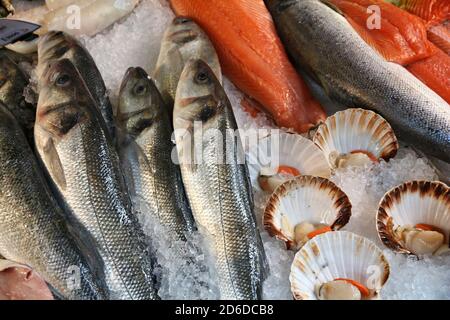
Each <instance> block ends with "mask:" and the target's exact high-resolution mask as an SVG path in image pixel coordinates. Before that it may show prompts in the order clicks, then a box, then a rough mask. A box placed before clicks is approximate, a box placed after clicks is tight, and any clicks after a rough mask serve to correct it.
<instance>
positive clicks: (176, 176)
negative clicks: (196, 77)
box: [117, 68, 194, 240]
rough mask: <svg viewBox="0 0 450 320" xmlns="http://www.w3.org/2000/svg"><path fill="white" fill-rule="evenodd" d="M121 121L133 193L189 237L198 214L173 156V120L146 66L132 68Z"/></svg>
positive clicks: (123, 90) (176, 234)
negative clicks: (194, 212)
mask: <svg viewBox="0 0 450 320" xmlns="http://www.w3.org/2000/svg"><path fill="white" fill-rule="evenodd" d="M117 121H118V126H119V127H120V128H122V129H123V130H124V131H125V134H126V135H127V136H128V139H124V142H123V143H122V144H121V146H120V148H119V150H120V151H121V154H122V156H121V159H122V162H123V163H124V168H127V169H128V174H126V175H125V176H126V177H130V180H131V181H129V182H128V185H129V186H132V188H131V189H132V190H133V191H132V193H133V196H134V197H135V198H137V199H138V200H139V204H140V205H144V206H145V208H146V211H148V212H150V213H151V214H152V215H153V217H154V218H155V219H156V220H157V221H159V222H160V223H161V224H162V225H163V226H165V227H166V228H167V231H168V232H170V233H171V234H173V236H174V239H182V240H185V239H186V238H185V233H186V232H192V231H193V230H194V220H193V217H192V212H191V209H190V207H189V202H188V200H187V198H186V194H185V192H184V187H183V182H182V180H181V173H180V168H179V167H178V166H177V165H176V164H175V163H174V162H173V160H172V151H173V150H174V144H173V143H172V140H171V139H172V124H171V123H170V119H169V114H168V112H167V109H166V106H165V104H164V102H163V101H162V98H161V95H160V93H159V91H158V89H157V88H156V86H155V84H154V83H153V81H152V80H151V79H150V78H149V77H148V75H147V73H146V72H145V71H144V70H143V69H141V68H129V69H128V71H127V73H126V75H125V77H124V79H123V81H122V85H121V88H120V94H119V108H118V116H117Z"/></svg>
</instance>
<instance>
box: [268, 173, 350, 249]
mask: <svg viewBox="0 0 450 320" xmlns="http://www.w3.org/2000/svg"><path fill="white" fill-rule="evenodd" d="M351 208H352V205H351V203H350V200H349V199H348V197H347V195H346V194H345V193H344V192H343V191H342V190H341V189H339V187H337V186H336V185H335V184H334V183H333V182H331V181H330V180H328V179H325V178H320V177H313V176H298V177H296V178H294V179H292V180H289V181H287V182H285V183H283V184H282V185H280V186H279V187H278V188H277V189H276V190H275V192H274V193H273V194H272V196H271V197H270V199H269V201H268V202H267V205H266V209H265V211H264V227H265V229H266V230H267V232H268V233H269V234H270V235H271V236H273V237H276V238H277V239H279V240H281V241H284V242H285V243H286V247H287V248H288V249H290V248H293V247H295V241H294V232H293V228H294V227H295V226H296V225H297V224H299V223H301V222H303V221H307V222H310V223H312V224H319V223H323V224H326V225H329V226H330V227H331V229H333V230H339V229H340V228H342V227H343V226H345V225H346V224H347V222H348V221H349V219H350V216H351ZM283 220H284V221H288V222H289V225H290V226H292V228H288V229H287V228H286V223H283Z"/></svg>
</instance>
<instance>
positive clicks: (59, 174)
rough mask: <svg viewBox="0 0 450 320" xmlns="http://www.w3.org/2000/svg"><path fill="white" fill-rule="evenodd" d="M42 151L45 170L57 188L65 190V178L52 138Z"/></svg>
mask: <svg viewBox="0 0 450 320" xmlns="http://www.w3.org/2000/svg"><path fill="white" fill-rule="evenodd" d="M42 150H43V151H44V152H43V153H44V154H43V157H44V159H43V160H44V162H45V165H46V167H47V170H48V171H49V173H50V175H51V177H52V179H53V180H54V181H55V183H56V184H57V185H58V187H60V188H61V189H63V190H64V189H65V188H66V177H65V175H64V169H63V167H62V164H61V159H60V158H59V155H58V150H56V147H55V143H54V141H53V139H52V138H48V139H47V141H46V142H45V144H44V145H43V149H42Z"/></svg>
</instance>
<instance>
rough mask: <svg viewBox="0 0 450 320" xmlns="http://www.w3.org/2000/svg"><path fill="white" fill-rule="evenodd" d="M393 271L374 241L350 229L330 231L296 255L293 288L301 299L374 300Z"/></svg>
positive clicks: (313, 240)
mask: <svg viewBox="0 0 450 320" xmlns="http://www.w3.org/2000/svg"><path fill="white" fill-rule="evenodd" d="M389 272H390V270H389V263H388V262H387V261H386V258H385V257H384V255H383V253H382V252H381V250H380V249H379V248H378V247H377V246H376V245H375V244H374V243H373V242H371V241H369V240H368V239H366V238H364V237H361V236H358V235H356V234H354V233H351V232H348V231H339V232H328V233H325V234H322V235H318V236H317V237H314V238H313V239H311V240H310V241H308V242H307V243H306V245H305V246H303V248H302V249H300V251H299V252H297V254H296V255H295V258H294V262H293V264H292V269H291V275H290V281H291V289H292V293H293V295H294V298H295V299H297V300H372V299H377V298H379V292H380V290H381V288H382V287H383V285H384V284H385V283H386V281H387V280H388V277H389ZM369 284H370V286H369Z"/></svg>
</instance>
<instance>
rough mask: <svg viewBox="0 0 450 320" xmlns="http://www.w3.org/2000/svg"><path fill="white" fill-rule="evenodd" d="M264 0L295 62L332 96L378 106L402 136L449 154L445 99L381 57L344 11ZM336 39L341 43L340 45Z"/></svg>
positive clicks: (309, 2) (310, 2)
mask: <svg viewBox="0 0 450 320" xmlns="http://www.w3.org/2000/svg"><path fill="white" fill-rule="evenodd" d="M266 3H267V5H268V7H269V9H270V11H271V12H272V15H273V18H274V21H275V24H276V26H277V30H278V31H279V33H280V36H281V38H282V39H283V40H284V43H285V44H286V46H287V48H288V50H289V52H290V54H291V56H292V57H293V58H294V59H295V61H296V63H297V65H298V66H302V67H305V68H306V70H309V71H311V72H312V73H313V75H314V77H315V78H316V79H317V80H318V81H319V83H320V84H321V85H322V86H323V87H324V90H325V92H326V93H327V95H328V96H329V97H331V98H332V99H335V100H336V101H339V102H341V103H343V104H345V105H346V106H347V107H351V106H357V107H363V108H367V109H372V110H375V111H377V112H379V113H380V114H381V115H382V116H383V117H384V118H385V119H386V120H388V121H389V123H390V124H391V125H392V127H393V128H394V130H395V132H396V134H397V135H398V136H399V137H400V138H402V139H404V140H406V141H409V142H410V143H411V144H413V145H415V146H417V147H418V148H420V149H422V150H424V151H426V152H427V153H428V154H430V155H433V156H436V157H438V158H441V159H442V160H445V161H449V160H450V158H449V156H450V108H449V106H448V103H447V102H445V101H444V100H443V99H442V98H441V97H439V96H438V95H437V94H436V93H435V92H433V91H432V90H431V89H430V88H428V87H427V86H425V85H424V84H423V83H422V82H420V81H419V80H418V79H416V78H415V77H413V76H412V75H411V74H410V73H409V72H407V71H406V70H405V69H403V68H402V67H400V66H399V65H396V64H394V63H390V62H387V61H385V60H384V59H383V58H382V57H380V56H379V55H378V54H377V53H376V52H374V51H373V49H372V48H371V47H370V46H368V45H367V44H366V43H365V42H364V41H363V40H362V39H361V38H360V37H359V36H358V34H357V33H356V32H355V31H354V29H353V28H352V26H351V25H350V24H349V23H348V22H347V21H346V20H345V18H344V17H342V16H341V15H340V14H339V13H338V12H336V11H334V10H333V9H332V8H330V7H329V6H327V5H325V4H324V3H323V2H321V1H318V0H306V1H288V2H286V1H280V0H266ZM309 25H314V26H315V27H314V28H309V27H308V26H309ZM314 39H321V41H314ZM336 39H339V43H342V44H343V45H338V46H337V45H336Z"/></svg>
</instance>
